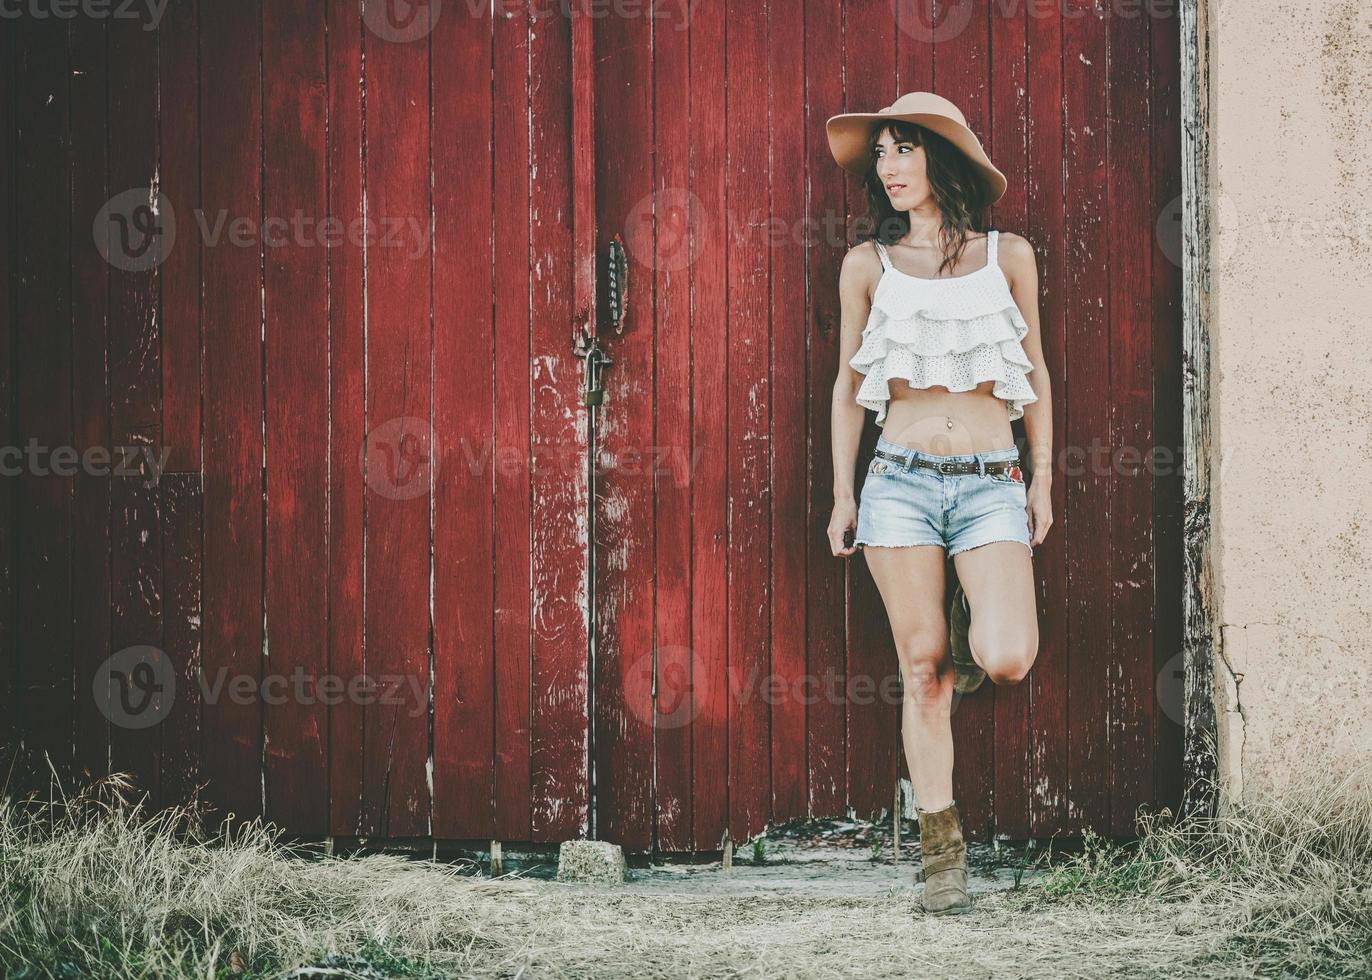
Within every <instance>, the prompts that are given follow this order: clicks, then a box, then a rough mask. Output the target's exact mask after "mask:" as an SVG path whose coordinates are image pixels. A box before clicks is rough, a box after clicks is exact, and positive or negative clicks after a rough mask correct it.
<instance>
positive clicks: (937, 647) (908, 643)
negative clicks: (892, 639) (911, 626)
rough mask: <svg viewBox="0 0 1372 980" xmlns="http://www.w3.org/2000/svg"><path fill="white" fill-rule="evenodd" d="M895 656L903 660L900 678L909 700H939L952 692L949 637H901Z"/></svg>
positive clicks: (915, 634) (923, 632) (922, 632)
mask: <svg viewBox="0 0 1372 980" xmlns="http://www.w3.org/2000/svg"><path fill="white" fill-rule="evenodd" d="M896 655H897V657H899V659H900V672H901V678H902V680H903V681H904V684H905V691H906V694H907V695H908V696H912V697H915V698H918V699H927V698H940V697H942V696H944V695H945V694H946V693H947V692H948V691H951V690H952V684H953V678H952V674H951V672H950V671H949V670H948V669H947V666H948V665H947V664H946V663H945V660H946V659H947V637H946V636H945V635H944V634H942V633H936V632H933V631H932V630H919V631H915V632H912V633H909V634H906V635H904V636H901V637H898V638H897V639H896ZM945 689H946V690H945Z"/></svg>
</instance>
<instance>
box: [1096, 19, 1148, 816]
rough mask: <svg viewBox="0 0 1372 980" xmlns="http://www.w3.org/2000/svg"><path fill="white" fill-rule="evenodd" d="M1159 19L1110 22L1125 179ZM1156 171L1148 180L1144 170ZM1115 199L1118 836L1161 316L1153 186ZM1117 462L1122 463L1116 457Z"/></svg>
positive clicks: (1133, 693) (1111, 82)
mask: <svg viewBox="0 0 1372 980" xmlns="http://www.w3.org/2000/svg"><path fill="white" fill-rule="evenodd" d="M1151 23H1152V18H1151V17H1145V16H1118V15H1117V16H1114V17H1111V18H1109V20H1108V22H1107V30H1108V45H1109V63H1110V73H1109V75H1108V77H1107V79H1106V102H1107V113H1106V116H1105V119H1106V121H1107V122H1106V124H1107V125H1109V126H1110V134H1109V139H1108V141H1107V144H1108V152H1109V159H1108V160H1107V168H1108V170H1109V172H1110V173H1111V174H1115V175H1117V176H1119V177H1121V178H1123V177H1124V176H1125V175H1132V174H1136V173H1138V172H1139V171H1140V170H1141V169H1143V168H1149V169H1151V167H1150V164H1151V161H1150V153H1149V146H1150V141H1151V138H1152V131H1151V128H1150V126H1149V123H1150V121H1151V108H1150V104H1149V103H1150V93H1149V84H1148V78H1149V75H1150V74H1151V69H1152V65H1151V62H1150V60H1149V40H1148V36H1149V33H1150V25H1151ZM1145 172H1147V171H1145ZM1108 192H1109V197H1108V200H1109V208H1108V214H1109V220H1110V229H1111V231H1110V238H1109V245H1108V247H1109V251H1108V255H1109V260H1110V279H1109V282H1110V293H1109V296H1110V298H1109V307H1108V308H1109V311H1110V438H1109V446H1110V449H1111V461H1110V480H1111V481H1112V487H1111V511H1110V565H1111V567H1110V570H1109V576H1108V578H1107V579H1106V581H1107V582H1108V583H1109V588H1110V590H1111V597H1110V605H1111V608H1112V609H1113V612H1114V623H1113V634H1114V635H1113V641H1114V657H1113V670H1112V682H1111V696H1110V701H1111V717H1110V831H1111V833H1112V834H1114V835H1117V836H1121V837H1124V836H1130V835H1133V834H1135V833H1137V830H1136V828H1135V825H1134V818H1135V814H1136V811H1137V809H1138V807H1139V806H1140V805H1141V804H1143V803H1147V802H1149V801H1150V800H1151V797H1152V793H1153V765H1154V759H1153V690H1154V683H1153V676H1154V674H1153V629H1152V624H1153V621H1154V612H1155V610H1154V606H1153V574H1154V571H1153V570H1154V552H1153V479H1152V475H1151V467H1150V466H1149V465H1148V455H1147V454H1148V452H1149V450H1150V448H1151V447H1152V445H1153V331H1154V326H1153V316H1152V290H1153V283H1152V274H1151V270H1150V260H1151V258H1152V254H1153V253H1152V249H1150V248H1149V243H1150V241H1151V240H1152V238H1153V229H1154V226H1155V222H1154V215H1155V214H1156V209H1155V206H1154V204H1153V199H1152V180H1151V178H1150V179H1143V180H1136V179H1115V180H1111V181H1110V182H1109V185H1108ZM1116 454H1118V455H1116Z"/></svg>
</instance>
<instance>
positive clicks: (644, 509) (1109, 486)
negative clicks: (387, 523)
mask: <svg viewBox="0 0 1372 980" xmlns="http://www.w3.org/2000/svg"><path fill="white" fill-rule="evenodd" d="M939 6H940V7H941V8H942V7H943V6H944V5H939ZM595 47H596V57H595V59H594V62H595V80H594V85H595V104H596V122H597V143H596V157H597V165H596V180H597V220H598V223H599V234H600V244H601V246H602V250H603V247H604V245H605V244H606V243H607V242H608V240H609V238H610V237H611V236H612V235H614V234H620V235H622V236H623V238H624V240H625V242H626V245H627V248H628V253H629V262H630V274H629V287H628V315H627V319H626V323H625V326H624V329H623V333H622V335H612V336H610V337H609V338H608V339H607V342H606V346H607V348H608V349H609V352H610V353H611V355H612V356H613V357H614V359H615V363H614V366H613V368H611V369H610V370H609V372H608V373H607V376H606V388H607V395H606V403H605V408H604V411H603V428H602V432H601V439H600V442H599V452H598V459H599V460H600V462H601V464H602V465H603V467H604V472H602V473H601V475H600V477H599V479H600V486H599V488H598V494H597V500H596V506H597V521H598V532H597V541H596V544H597V591H598V606H597V617H598V619H597V622H598V630H599V632H598V636H597V648H598V652H597V657H596V664H595V670H596V677H595V681H594V683H595V694H596V719H595V720H596V752H595V760H594V761H595V766H596V773H595V778H596V787H597V789H596V793H597V803H598V814H599V830H600V836H602V837H605V838H607V839H610V840H615V841H620V842H622V843H624V844H626V845H628V846H631V847H634V848H646V847H648V846H650V845H652V844H653V843H654V842H656V844H657V846H659V847H661V848H662V849H665V850H681V849H687V848H696V849H713V848H717V847H718V846H719V843H720V840H721V838H722V836H723V835H724V833H725V831H726V829H727V831H728V832H729V833H730V834H731V835H732V837H733V838H734V839H735V840H738V839H742V838H746V837H747V836H749V835H751V834H753V833H756V832H757V831H759V830H761V829H762V828H763V826H764V825H765V824H766V822H767V821H769V820H772V821H777V820H784V819H787V818H789V817H794V816H798V815H803V814H806V813H811V814H814V815H825V814H842V813H844V812H845V811H846V810H847V808H849V807H851V808H853V809H854V810H856V811H857V812H858V813H859V814H861V815H864V816H868V815H875V814H876V813H878V812H880V811H881V810H882V809H883V808H889V807H890V806H891V805H892V801H893V796H894V787H895V783H896V781H897V779H899V778H901V777H906V776H908V773H907V769H906V764H905V760H904V758H903V755H902V751H901V748H900V717H899V715H900V711H899V692H898V691H897V693H896V694H895V695H894V696H893V695H892V694H891V691H892V690H893V684H894V683H895V681H896V679H897V677H898V669H897V666H896V658H895V653H894V650H893V648H892V645H891V640H890V635H889V627H888V624H887V621H886V617H885V612H884V609H883V607H882V604H881V601H880V597H879V595H878V594H877V591H876V589H875V587H874V586H873V584H872V582H871V579H870V576H869V575H868V573H867V571H866V569H865V566H864V564H863V561H862V559H861V558H860V557H858V558H855V559H853V560H852V561H850V562H847V563H845V562H843V561H842V560H837V559H835V558H833V557H832V556H831V555H830V553H829V549H828V545H827V541H826V537H825V527H826V525H827V522H828V517H829V508H830V506H831V492H830V491H831V485H832V474H831V464H830V442H829V406H830V401H829V399H830V394H829V392H830V386H831V384H832V382H833V379H834V376H835V372H836V370H837V366H838V365H837V362H838V341H839V322H838V318H839V307H838V298H837V281H838V269H839V265H840V262H841V260H842V257H843V255H844V253H845V251H846V248H847V245H848V241H849V240H848V238H847V237H846V235H845V232H844V228H845V224H844V217H845V215H852V214H856V213H860V212H861V210H862V209H863V208H864V206H865V205H864V203H863V202H862V200H861V194H860V190H859V188H858V186H857V184H856V182H854V181H852V180H851V179H849V178H847V177H845V176H844V175H843V173H842V172H841V171H840V170H839V169H838V168H837V167H836V166H835V165H834V164H833V162H832V160H831V158H830V156H829V153H828V149H827V145H826V142H825V136H824V121H825V120H826V118H827V117H828V116H829V115H831V114H833V113H835V112H840V111H845V110H870V109H875V108H879V107H881V106H883V105H886V104H888V103H889V102H891V101H892V100H893V99H894V98H895V97H896V96H897V95H899V94H900V93H902V92H905V91H909V90H914V89H932V90H935V91H938V92H940V93H941V94H944V95H946V96H948V97H949V98H951V99H953V100H954V101H955V102H956V103H957V104H958V105H959V106H961V107H962V108H963V109H964V111H965V112H966V113H967V115H968V117H969V121H970V123H971V125H972V126H973V128H974V129H975V131H977V132H978V133H979V134H980V135H981V136H982V137H983V141H984V143H985V145H986V146H987V147H988V151H989V152H990V153H991V154H992V156H993V158H994V159H995V160H996V161H997V163H998V165H999V166H1000V168H1001V169H1002V170H1004V171H1005V172H1006V173H1007V175H1008V176H1009V178H1010V188H1009V192H1008V193H1007V195H1006V196H1005V197H1004V198H1003V199H1002V200H1001V201H1000V202H998V204H997V206H996V207H995V208H994V210H993V213H992V214H991V216H990V219H991V226H992V227H998V228H1002V229H1006V230H1010V231H1014V232H1017V233H1019V234H1021V235H1024V236H1025V237H1027V238H1028V239H1029V240H1030V241H1031V242H1032V243H1033V244H1034V246H1035V250H1036V253H1037V255H1038V257H1039V273H1040V285H1041V292H1040V303H1041V307H1040V308H1041V320H1042V325H1043V338H1044V350H1045V355H1046V357H1047V361H1048V368H1049V371H1050V373H1051V376H1052V378H1053V382H1054V390H1053V396H1054V413H1053V414H1054V432H1055V437H1054V445H1055V448H1056V449H1057V451H1058V463H1057V468H1056V472H1055V475H1054V481H1053V498H1054V511H1055V517H1056V524H1055V526H1054V527H1053V528H1052V530H1051V532H1050V536H1049V538H1048V540H1047V541H1046V542H1045V543H1044V545H1043V546H1042V547H1040V548H1039V549H1038V550H1037V551H1036V568H1037V573H1038V584H1039V596H1040V621H1041V642H1040V654H1039V657H1038V660H1037V663H1036V666H1035V667H1034V669H1033V671H1032V672H1031V674H1030V676H1029V678H1028V679H1027V680H1026V681H1025V682H1024V683H1023V684H1020V685H1017V686H1012V687H1004V688H997V687H994V686H993V685H987V686H986V687H985V688H984V689H983V690H982V691H980V692H978V693H977V694H976V695H975V696H974V697H972V698H969V699H966V700H963V701H961V702H960V703H959V704H958V705H957V706H956V707H955V714H954V718H953V727H954V737H955V741H956V751H957V767H956V779H955V787H954V789H955V795H956V797H957V799H958V800H959V801H960V803H961V808H962V812H963V814H964V816H965V818H966V821H967V829H968V832H969V834H971V835H972V836H973V837H976V838H979V839H985V838H986V837H988V836H990V835H992V834H999V835H1004V836H1009V837H1015V838H1023V837H1027V836H1031V835H1032V836H1048V835H1051V834H1054V833H1074V832H1080V830H1081V829H1082V828H1083V827H1085V826H1088V825H1090V826H1094V827H1096V828H1098V829H1101V830H1103V831H1108V832H1114V833H1117V834H1127V833H1130V832H1131V831H1132V829H1133V815H1134V812H1135V809H1136V807H1137V806H1138V805H1139V804H1142V803H1145V802H1151V801H1157V802H1174V801H1175V800H1177V799H1178V797H1179V790H1180V787H1179V781H1180V772H1181V760H1180V751H1181V749H1180V727H1179V722H1180V713H1179V709H1180V701H1179V700H1177V701H1176V703H1169V702H1168V700H1167V699H1166V698H1165V697H1164V698H1163V700H1161V701H1160V700H1159V698H1158V697H1157V691H1158V690H1159V689H1162V690H1163V691H1164V694H1166V693H1167V692H1168V691H1169V690H1175V687H1174V686H1170V687H1169V685H1168V684H1167V683H1165V682H1166V679H1167V678H1166V670H1167V669H1168V661H1169V659H1170V658H1171V657H1172V656H1173V654H1175V653H1177V652H1178V651H1179V650H1180V593H1179V592H1178V591H1177V589H1178V588H1179V583H1180V562H1181V554H1180V547H1179V545H1180V539H1179V524H1180V517H1181V514H1180V506H1179V503H1180V493H1181V480H1180V472H1179V463H1173V464H1171V465H1170V467H1169V464H1168V462H1162V463H1161V465H1160V466H1157V467H1153V468H1151V469H1150V468H1143V467H1140V466H1139V465H1138V460H1139V456H1142V457H1143V459H1144V461H1145V462H1147V461H1148V459H1149V457H1150V450H1151V449H1152V447H1154V446H1158V447H1162V449H1161V450H1160V452H1161V453H1162V454H1163V456H1162V458H1163V459H1167V458H1168V457H1167V456H1166V454H1167V453H1168V452H1169V450H1168V449H1167V448H1166V447H1173V450H1175V449H1176V447H1179V445H1180V435H1181V432H1180V405H1181V381H1180V356H1179V353H1180V308H1179V303H1178V295H1179V283H1180V268H1179V266H1178V265H1177V261H1178V260H1177V253H1176V252H1175V250H1171V251H1165V250H1164V247H1163V246H1165V245H1166V244H1167V243H1168V241H1169V239H1168V237H1167V235H1166V234H1163V235H1161V236H1159V234H1158V232H1159V230H1160V229H1161V230H1163V231H1166V230H1167V229H1165V228H1163V225H1164V223H1165V221H1166V220H1167V219H1168V218H1169V217H1170V210H1171V209H1173V208H1174V207H1175V199H1176V197H1177V195H1178V194H1179V192H1180V184H1179V166H1178V146H1179V140H1178V135H1179V134H1178V132H1177V118H1178V117H1177V109H1176V105H1177V101H1178V98H1177V81H1178V74H1179V67H1178V51H1177V24H1176V21H1175V19H1173V18H1172V16H1171V15H1170V14H1169V15H1167V16H1159V17H1149V16H1146V15H1144V14H1143V13H1140V14H1139V15H1137V16H1124V15H1119V14H1115V15H1108V14H1106V13H1105V12H1104V11H1095V10H1094V8H1092V7H1091V5H1090V4H1086V3H1076V2H1074V3H1070V4H1068V7H1067V8H1065V9H1063V10H1058V9H1056V8H1054V9H1052V10H1047V9H1046V8H1042V9H1041V8H1038V7H1035V6H1034V5H1009V6H1008V7H1007V6H1006V5H1003V4H992V3H989V2H986V0H977V2H969V3H963V4H955V5H952V6H951V7H949V8H947V9H944V10H943V11H942V13H941V14H940V16H939V19H938V20H937V21H930V20H929V18H928V5H925V4H917V3H897V4H894V5H883V4H855V3H843V2H841V0H770V2H768V3H766V4H761V5H758V4H742V3H729V2H725V3H720V4H702V5H699V6H698V7H695V8H693V9H692V15H691V16H690V18H689V19H686V18H685V16H684V14H677V15H671V14H669V13H668V12H667V11H663V15H662V16H660V17H658V18H654V19H649V18H644V17H633V16H614V17H606V18H602V19H600V20H598V21H597V22H596V37H595ZM1107 65H1108V66H1109V70H1108V71H1107ZM1015 431H1016V438H1017V439H1019V440H1022V439H1023V437H1024V433H1023V428H1022V423H1017V424H1016V426H1015ZM876 434H877V433H876V429H875V427H874V424H873V423H872V421H871V419H870V417H869V420H868V430H867V431H866V433H865V438H864V442H863V450H862V458H860V460H859V475H860V474H861V471H862V466H861V463H862V462H863V459H865V457H866V454H868V453H870V450H871V446H872V443H873V441H874V439H875V436H876ZM1093 446H1095V447H1108V449H1109V450H1110V451H1111V452H1109V453H1105V454H1104V461H1102V454H1101V452H1100V451H1099V450H1098V449H1097V450H1093V448H1092V447H1093ZM1116 452H1118V453H1120V455H1119V456H1118V457H1116V456H1115V455H1114V453H1116ZM1112 459H1114V460H1116V461H1115V462H1114V463H1112V462H1111V460H1112ZM1170 459H1171V460H1175V461H1179V459H1180V455H1179V453H1175V454H1174V455H1172V456H1171V457H1170ZM1159 677H1161V678H1162V680H1163V681H1164V683H1163V684H1162V685H1159V684H1157V683H1155V680H1156V679H1158V678H1159Z"/></svg>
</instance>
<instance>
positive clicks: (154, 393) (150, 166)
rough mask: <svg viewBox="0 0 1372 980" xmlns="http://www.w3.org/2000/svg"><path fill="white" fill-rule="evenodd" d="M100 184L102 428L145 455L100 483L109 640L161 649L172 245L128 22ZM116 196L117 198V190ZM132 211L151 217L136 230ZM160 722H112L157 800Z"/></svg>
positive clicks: (114, 760)
mask: <svg viewBox="0 0 1372 980" xmlns="http://www.w3.org/2000/svg"><path fill="white" fill-rule="evenodd" d="M109 30H110V118H111V119H112V120H118V124H117V125H111V127H110V147H109V155H110V189H111V191H112V192H113V195H114V196H113V198H112V200H113V202H117V203H114V204H113V207H112V211H113V212H117V214H118V215H119V216H120V217H121V218H122V217H123V216H127V221H128V224H127V226H126V227H120V228H119V230H118V231H117V232H116V235H117V237H118V241H117V243H116V244H114V246H113V248H112V251H111V260H110V261H111V269H110V327H109V329H110V354H109V377H110V434H111V438H112V440H113V441H114V444H115V445H116V446H119V447H137V448H138V450H139V451H141V452H142V453H144V454H145V458H144V459H143V461H142V464H143V465H142V467H141V468H140V472H139V474H138V475H137V476H132V475H131V476H127V477H119V476H116V477H115V478H114V480H113V483H112V484H111V487H110V520H111V527H110V541H111V545H112V555H111V560H110V578H111V587H110V595H111V600H112V609H111V646H112V647H113V649H114V650H115V651H116V652H118V651H120V650H122V649H124V648H126V647H129V646H133V645H143V644H146V645H149V646H152V647H156V648H158V649H160V648H161V645H162V545H161V537H162V534H161V520H160V518H159V516H158V515H159V511H160V506H159V497H160V492H159V490H158V488H157V483H156V475H155V474H154V473H152V472H150V471H149V470H148V468H147V466H148V459H147V457H151V458H155V459H156V460H157V461H158V465H160V463H161V460H162V445H163V443H162V399H161V386H162V360H161V357H162V355H161V326H160V324H159V322H158V315H159V308H160V289H161V286H160V283H159V278H160V268H159V266H160V263H161V261H162V260H163V259H164V258H165V257H166V255H167V254H168V253H169V251H170V249H171V248H174V245H173V244H172V242H171V237H170V235H169V234H168V229H169V227H170V226H169V224H168V222H167V218H166V214H165V208H164V207H163V204H162V200H163V195H162V189H161V178H160V174H159V164H160V159H159V151H158V107H157V100H156V98H155V97H154V96H153V94H152V93H154V92H155V91H156V89H157V50H158V42H159V39H158V37H157V35H156V34H155V33H153V32H150V31H147V30H144V24H143V23H141V22H140V21H138V20H132V19H119V18H114V19H112V20H111V21H110V28H109ZM121 195H122V196H121ZM140 212H141V215H142V216H143V217H145V218H146V219H147V220H148V221H151V222H156V230H155V231H154V232H153V233H151V234H146V233H145V232H144V231H143V230H142V229H141V228H140ZM161 736H162V733H161V729H160V726H152V727H147V728H139V727H132V726H127V725H121V724H118V723H116V724H114V726H113V728H112V730H111V739H110V758H111V763H110V764H111V766H112V767H113V768H114V769H115V770H120V769H126V770H129V771H131V772H134V773H136V774H137V776H138V779H139V783H140V785H141V786H143V787H144V788H146V789H147V790H148V791H149V792H150V793H151V794H152V800H151V802H154V803H155V802H156V801H157V800H158V799H159V795H158V794H159V789H158V780H159V775H160V774H159V772H158V767H159V766H160V761H159V760H160V753H161Z"/></svg>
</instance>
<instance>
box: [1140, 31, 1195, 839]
mask: <svg viewBox="0 0 1372 980" xmlns="http://www.w3.org/2000/svg"><path fill="white" fill-rule="evenodd" d="M1179 21H1180V13H1179V12H1178V11H1175V10H1174V12H1173V13H1172V15H1171V16H1169V17H1163V18H1160V19H1159V20H1158V21H1157V22H1156V23H1154V24H1153V27H1152V32H1151V33H1150V35H1149V41H1150V45H1151V56H1152V73H1151V76H1150V79H1149V81H1150V84H1151V85H1152V87H1153V96H1152V102H1151V109H1152V114H1153V119H1152V133H1153V139H1152V175H1153V205H1154V215H1155V219H1156V221H1157V225H1156V229H1157V231H1156V234H1154V235H1153V237H1152V239H1151V241H1150V244H1151V246H1152V258H1151V260H1150V261H1151V266H1150V268H1151V269H1152V278H1153V372H1152V383H1153V444H1154V446H1155V447H1157V448H1158V450H1159V451H1160V455H1159V459H1160V461H1161V462H1160V466H1159V472H1158V473H1157V474H1155V476H1154V479H1153V556H1154V566H1153V593H1154V594H1153V608H1154V611H1155V612H1154V627H1153V671H1154V674H1153V676H1154V677H1155V678H1158V679H1160V680H1161V683H1163V684H1165V685H1166V686H1167V689H1168V690H1177V691H1180V690H1181V687H1182V685H1181V683H1180V680H1181V679H1184V676H1185V674H1184V672H1180V673H1175V672H1179V671H1180V667H1181V665H1180V663H1179V662H1178V661H1176V660H1174V658H1175V657H1177V656H1179V655H1180V654H1181V651H1182V601H1183V600H1182V593H1183V586H1184V583H1185V578H1184V571H1185V569H1184V567H1183V560H1182V520H1183V514H1184V508H1183V502H1184V498H1183V493H1184V490H1185V483H1184V480H1183V473H1182V456H1181V447H1182V404H1183V398H1182V393H1183V392H1184V391H1185V390H1186V387H1185V381H1184V379H1183V377H1182V307H1181V297H1182V267H1181V257H1182V253H1181V245H1182V237H1181V232H1182V227H1183V224H1182V215H1181V212H1180V205H1181V200H1182V197H1181V193H1182V179H1181V140H1182V132H1181V104H1180V103H1181V92H1182V91H1183V89H1182V84H1181V74H1180V67H1179V66H1180V64H1181V48H1180V45H1181V31H1180V24H1179ZM1164 242H1165V243H1166V246H1165V247H1164ZM1163 450H1165V452H1162V451H1163ZM1164 672H1165V673H1166V675H1167V676H1166V677H1165V678H1163V674H1164ZM1156 691H1157V689H1156V688H1155V689H1154V693H1155V695H1156ZM1182 707H1183V706H1182V703H1181V699H1180V698H1178V699H1175V700H1169V701H1168V703H1164V701H1163V700H1162V699H1160V698H1158V697H1156V696H1154V698H1153V746H1152V752H1153V798H1154V799H1155V800H1156V801H1157V802H1158V804H1159V805H1160V806H1170V807H1171V808H1172V812H1173V813H1176V812H1177V807H1178V805H1179V804H1180V803H1181V798H1182V735H1183V729H1182V720H1183V714H1182Z"/></svg>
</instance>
